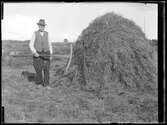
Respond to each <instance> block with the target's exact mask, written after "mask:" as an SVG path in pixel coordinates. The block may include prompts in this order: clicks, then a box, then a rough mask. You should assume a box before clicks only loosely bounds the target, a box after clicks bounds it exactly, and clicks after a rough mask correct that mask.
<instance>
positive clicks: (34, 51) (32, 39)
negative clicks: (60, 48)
mask: <svg viewBox="0 0 167 125" xmlns="http://www.w3.org/2000/svg"><path fill="white" fill-rule="evenodd" d="M40 34H41V36H43V35H44V32H40ZM48 41H49V36H48ZM34 42H35V32H34V33H33V35H32V38H31V41H30V43H29V47H30V49H31V51H32V52H33V53H36V52H37V51H36V49H35V48H34ZM49 50H50V54H53V49H52V43H51V42H50V41H49Z"/></svg>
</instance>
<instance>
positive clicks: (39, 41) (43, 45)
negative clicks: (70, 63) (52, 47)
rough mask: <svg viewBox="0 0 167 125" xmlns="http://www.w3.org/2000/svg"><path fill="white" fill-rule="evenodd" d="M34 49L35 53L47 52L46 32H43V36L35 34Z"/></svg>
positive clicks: (38, 33) (38, 32) (37, 32)
mask: <svg viewBox="0 0 167 125" xmlns="http://www.w3.org/2000/svg"><path fill="white" fill-rule="evenodd" d="M34 48H35V49H36V50H37V51H40V52H41V51H49V41H48V32H46V31H44V34H43V36H42V35H41V34H40V31H36V32H35V42H34Z"/></svg>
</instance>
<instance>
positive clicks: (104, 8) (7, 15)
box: [1, 2, 158, 42]
mask: <svg viewBox="0 0 167 125" xmlns="http://www.w3.org/2000/svg"><path fill="white" fill-rule="evenodd" d="M108 12H115V13H117V14H119V15H122V16H123V17H126V18H128V19H130V20H133V21H134V22H135V23H136V24H137V25H139V26H140V27H141V29H142V30H143V31H144V32H145V33H146V36H147V38H149V39H157V30H158V20H157V19H158V15H157V14H158V10H157V4H146V5H145V4H142V3H116V2H114V3H113V2H107V3H105V2H102V3H96V2H93V3H63V2H61V3H4V19H3V20H2V21H1V24H2V29H1V30H2V39H3V40H5V39H10V40H29V39H31V36H32V33H33V32H34V31H35V30H38V26H37V24H36V23H37V22H38V21H39V19H41V18H42V19H45V21H46V24H47V26H46V28H45V29H46V31H48V32H49V34H50V40H51V42H57V41H58V42H60V41H63V40H64V38H67V39H68V40H69V41H75V40H76V39H77V37H78V36H79V35H80V33H81V32H82V30H83V29H84V28H86V27H87V26H88V25H89V23H90V22H91V21H92V20H93V19H95V18H96V17H97V16H101V15H104V14H105V13H108ZM144 19H145V28H144Z"/></svg>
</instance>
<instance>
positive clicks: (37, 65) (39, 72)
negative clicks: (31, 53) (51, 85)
mask: <svg viewBox="0 0 167 125" xmlns="http://www.w3.org/2000/svg"><path fill="white" fill-rule="evenodd" d="M33 66H34V69H35V71H36V79H35V83H36V84H43V78H42V60H41V59H40V58H39V57H38V58H36V57H34V58H33Z"/></svg>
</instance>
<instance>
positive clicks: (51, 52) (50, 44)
mask: <svg viewBox="0 0 167 125" xmlns="http://www.w3.org/2000/svg"><path fill="white" fill-rule="evenodd" d="M48 41H49V50H50V54H51V55H52V54H53V48H52V43H51V41H50V37H49V35H48Z"/></svg>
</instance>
